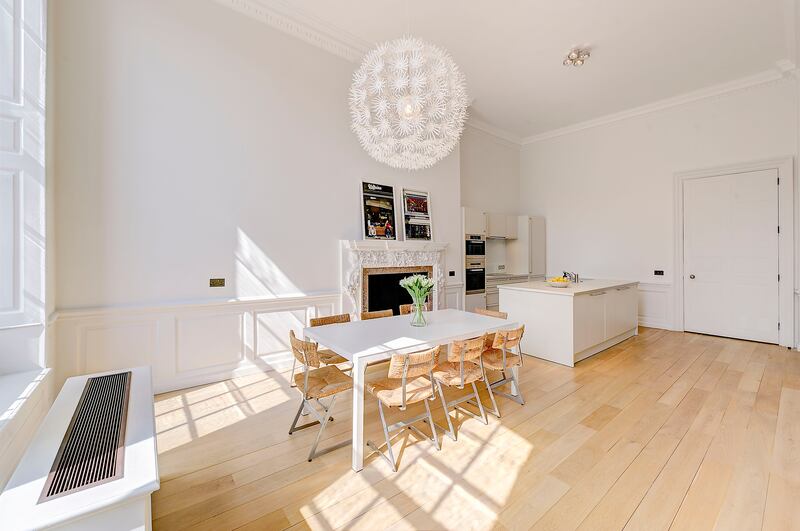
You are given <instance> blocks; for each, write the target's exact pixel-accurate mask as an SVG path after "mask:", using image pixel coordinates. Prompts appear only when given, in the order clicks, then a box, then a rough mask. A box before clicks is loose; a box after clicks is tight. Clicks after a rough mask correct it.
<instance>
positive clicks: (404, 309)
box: [400, 304, 414, 315]
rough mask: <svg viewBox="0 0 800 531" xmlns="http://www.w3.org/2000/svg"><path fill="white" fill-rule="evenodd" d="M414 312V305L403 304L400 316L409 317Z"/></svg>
mask: <svg viewBox="0 0 800 531" xmlns="http://www.w3.org/2000/svg"><path fill="white" fill-rule="evenodd" d="M413 310H414V305H413V304H401V305H400V315H408V314H410V313H411V312H412V311H413Z"/></svg>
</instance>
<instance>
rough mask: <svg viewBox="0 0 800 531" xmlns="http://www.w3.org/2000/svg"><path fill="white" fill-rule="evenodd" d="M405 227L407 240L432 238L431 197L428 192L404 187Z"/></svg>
mask: <svg viewBox="0 0 800 531" xmlns="http://www.w3.org/2000/svg"><path fill="white" fill-rule="evenodd" d="M403 228H404V231H405V236H406V240H432V239H433V228H432V224H431V198H430V194H428V192H420V191H419V190H406V189H405V188H403Z"/></svg>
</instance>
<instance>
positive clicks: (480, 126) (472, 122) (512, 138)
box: [465, 118, 522, 147]
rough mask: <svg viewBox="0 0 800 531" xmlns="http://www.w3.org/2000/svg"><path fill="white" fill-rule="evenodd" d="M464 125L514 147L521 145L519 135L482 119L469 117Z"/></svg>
mask: <svg viewBox="0 0 800 531" xmlns="http://www.w3.org/2000/svg"><path fill="white" fill-rule="evenodd" d="M465 125H466V126H467V127H469V128H470V129H474V130H476V131H480V132H482V133H485V134H487V135H491V136H493V137H495V138H497V139H498V140H502V141H504V143H506V144H511V145H513V146H516V147H519V146H521V145H522V139H521V138H520V137H519V136H517V135H515V134H514V133H512V132H510V131H506V130H505V129H501V128H499V127H497V126H494V125H492V124H490V123H487V122H484V121H482V120H478V119H476V118H470V119H468V120H467V121H466V123H465Z"/></svg>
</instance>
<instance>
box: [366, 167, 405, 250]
mask: <svg viewBox="0 0 800 531" xmlns="http://www.w3.org/2000/svg"><path fill="white" fill-rule="evenodd" d="M361 218H362V223H363V227H364V239H366V240H396V239H397V229H396V226H397V225H396V224H395V218H394V188H393V187H392V186H387V185H385V184H375V183H368V182H363V181H362V183H361Z"/></svg>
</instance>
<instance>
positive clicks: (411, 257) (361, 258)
mask: <svg viewBox="0 0 800 531" xmlns="http://www.w3.org/2000/svg"><path fill="white" fill-rule="evenodd" d="M446 249H447V244H446V243H439V242H430V241H396V240H340V247H339V250H340V257H341V258H340V262H341V294H342V311H343V312H348V313H352V314H355V315H358V314H359V313H360V312H361V289H362V286H361V282H362V280H361V278H362V277H361V273H362V270H363V268H365V267H369V268H372V267H414V266H431V267H433V279H434V281H435V282H436V284H435V286H434V288H433V307H434V308H444V305H445V304H444V303H445V297H444V293H445V271H444V270H445V251H446Z"/></svg>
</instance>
